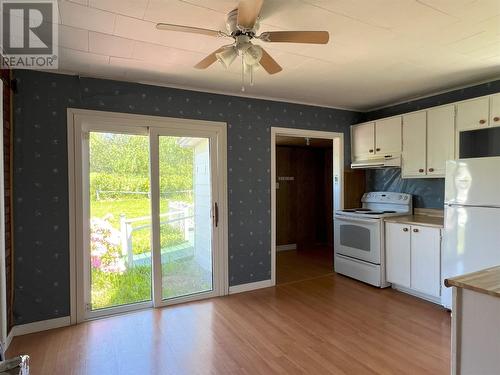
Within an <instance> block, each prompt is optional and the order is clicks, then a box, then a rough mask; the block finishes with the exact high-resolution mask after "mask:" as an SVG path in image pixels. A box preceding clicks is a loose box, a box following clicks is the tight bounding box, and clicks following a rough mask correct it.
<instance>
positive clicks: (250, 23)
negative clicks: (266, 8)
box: [237, 0, 264, 31]
mask: <svg viewBox="0 0 500 375" xmlns="http://www.w3.org/2000/svg"><path fill="white" fill-rule="evenodd" d="M263 4H264V0H240V2H239V3H238V19H237V25H238V28H239V29H240V30H243V31H244V30H251V29H253V27H254V25H255V22H256V21H257V18H258V17H259V14H260V10H261V9H262V5H263Z"/></svg>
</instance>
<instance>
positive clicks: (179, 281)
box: [92, 259, 212, 310]
mask: <svg viewBox="0 0 500 375" xmlns="http://www.w3.org/2000/svg"><path fill="white" fill-rule="evenodd" d="M162 275H163V290H162V296H163V298H171V297H177V296H182V295H187V294H192V293H197V292H202V291H207V290H211V289H212V280H211V274H210V273H209V272H207V271H206V270H204V269H203V268H202V267H200V266H199V265H198V264H197V263H196V262H195V261H194V260H193V259H186V260H182V261H176V262H170V263H166V264H163V265H162ZM150 300H151V267H150V266H136V267H133V268H130V269H127V271H125V272H124V273H123V274H121V275H120V274H117V273H106V272H102V271H99V270H97V269H92V309H93V310H96V309H101V308H106V307H113V306H120V305H125V304H129V303H137V302H144V301H150Z"/></svg>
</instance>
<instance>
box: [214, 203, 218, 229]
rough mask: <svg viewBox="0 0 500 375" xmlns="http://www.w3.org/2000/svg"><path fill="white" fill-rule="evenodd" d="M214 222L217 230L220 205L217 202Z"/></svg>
mask: <svg viewBox="0 0 500 375" xmlns="http://www.w3.org/2000/svg"><path fill="white" fill-rule="evenodd" d="M214 222H215V227H216V228H217V227H218V226H219V205H218V204H217V202H215V203H214Z"/></svg>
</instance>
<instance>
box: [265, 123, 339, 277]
mask: <svg viewBox="0 0 500 375" xmlns="http://www.w3.org/2000/svg"><path fill="white" fill-rule="evenodd" d="M279 135H283V136H288V137H301V138H320V139H331V140H332V147H333V153H332V154H333V185H332V186H333V207H332V208H333V211H336V210H340V209H342V208H344V133H337V132H327V131H319V130H307V129H290V128H280V127H271V284H272V285H276V137H277V136H279ZM332 230H333V228H332Z"/></svg>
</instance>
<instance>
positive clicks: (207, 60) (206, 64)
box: [194, 46, 225, 69]
mask: <svg viewBox="0 0 500 375" xmlns="http://www.w3.org/2000/svg"><path fill="white" fill-rule="evenodd" d="M224 47H225V46H222V47H221V48H219V49H218V50H216V51H214V52H212V53H211V54H210V55H208V56H207V57H205V58H204V59H203V60H201V61H200V62H199V63H198V64H196V65H195V66H194V67H195V68H196V69H206V68H208V67H209V66H210V65H212V64H213V63H214V62H216V61H217V56H215V54H216V53H219V52H221V51H222V50H223V49H224Z"/></svg>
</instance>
